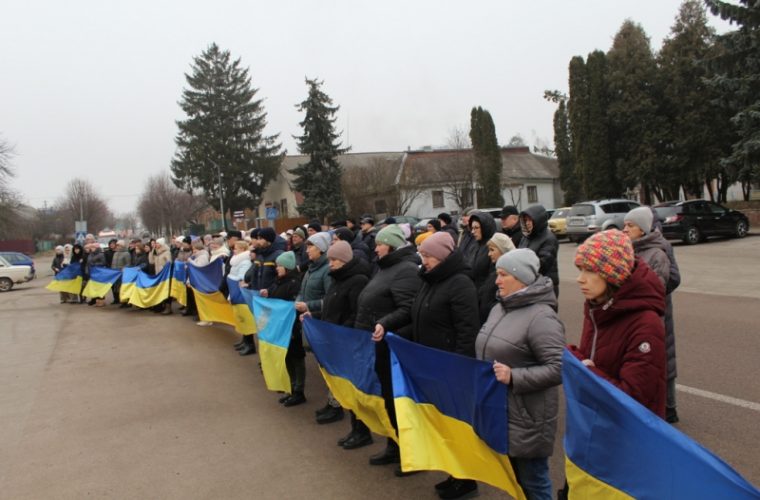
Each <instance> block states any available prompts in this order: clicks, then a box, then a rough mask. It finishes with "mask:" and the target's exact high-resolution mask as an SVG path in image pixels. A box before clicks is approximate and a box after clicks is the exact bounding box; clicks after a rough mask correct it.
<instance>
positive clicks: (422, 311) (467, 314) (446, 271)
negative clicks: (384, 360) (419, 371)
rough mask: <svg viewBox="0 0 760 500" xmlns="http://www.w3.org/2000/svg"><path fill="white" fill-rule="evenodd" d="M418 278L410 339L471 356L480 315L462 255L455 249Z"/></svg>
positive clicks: (474, 291) (478, 327) (475, 294)
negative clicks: (420, 282)
mask: <svg viewBox="0 0 760 500" xmlns="http://www.w3.org/2000/svg"><path fill="white" fill-rule="evenodd" d="M420 278H421V279H422V287H421V288H420V291H419V293H417V296H416V297H415V299H414V302H413V303H412V308H411V316H412V333H411V338H412V340H414V341H415V342H417V343H420V344H422V345H425V346H428V347H434V348H436V349H442V350H444V351H449V352H456V353H458V354H462V355H464V356H470V357H474V356H475V350H474V348H475V336H476V335H477V334H478V330H479V329H480V316H479V315H478V299H477V291H476V289H475V285H474V284H473V283H472V280H470V278H468V277H467V275H466V274H465V265H464V260H463V258H462V254H461V253H460V252H459V251H458V250H455V251H454V252H452V253H451V255H449V256H448V257H447V258H446V259H445V260H444V261H443V262H441V263H440V264H438V265H437V266H436V267H435V268H433V269H432V270H431V271H425V269H424V268H423V269H422V270H421V271H420ZM402 334H403V332H402ZM407 336H408V335H407Z"/></svg>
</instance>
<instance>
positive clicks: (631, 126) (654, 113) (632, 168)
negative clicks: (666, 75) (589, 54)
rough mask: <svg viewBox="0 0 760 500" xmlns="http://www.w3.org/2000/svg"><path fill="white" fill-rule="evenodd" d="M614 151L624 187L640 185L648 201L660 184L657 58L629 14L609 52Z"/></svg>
mask: <svg viewBox="0 0 760 500" xmlns="http://www.w3.org/2000/svg"><path fill="white" fill-rule="evenodd" d="M607 61H608V71H607V88H608V95H609V105H608V107H607V118H608V120H609V134H610V151H611V159H612V162H613V165H614V169H615V172H616V174H617V178H618V179H620V181H621V183H622V186H621V187H622V188H626V189H630V188H635V187H637V186H640V187H641V189H642V191H643V199H644V202H645V203H646V204H651V203H652V197H651V192H652V190H653V189H656V187H657V168H658V166H659V157H658V154H657V153H658V151H657V144H658V141H659V140H660V138H661V133H662V128H663V125H662V123H661V122H662V120H661V119H660V118H659V114H658V111H659V110H658V100H657V95H656V81H657V64H656V62H655V59H654V54H653V53H652V49H651V47H650V44H649V38H648V37H647V35H646V33H645V32H644V29H643V28H642V27H641V25H639V24H636V23H634V22H633V21H631V20H626V21H625V22H624V23H623V25H622V26H621V28H620V30H619V31H618V32H617V34H616V35H615V38H614V41H613V43H612V48H611V49H610V50H609V52H608V53H607Z"/></svg>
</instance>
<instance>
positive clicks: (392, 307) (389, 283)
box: [355, 246, 422, 332]
mask: <svg viewBox="0 0 760 500" xmlns="http://www.w3.org/2000/svg"><path fill="white" fill-rule="evenodd" d="M416 260H417V254H416V252H415V250H414V248H413V247H411V246H408V247H403V248H399V249H397V250H394V251H392V252H391V253H389V254H388V255H386V256H385V257H383V258H382V259H378V260H377V265H378V267H379V270H378V272H377V273H376V274H375V275H374V277H373V278H372V279H371V280H370V282H369V283H367V286H365V287H364V290H362V293H361V294H360V295H359V300H358V306H357V307H358V310H357V313H356V323H355V327H356V328H358V329H360V330H369V331H374V330H375V325H376V324H377V323H380V324H381V325H383V327H384V328H385V330H386V331H391V332H397V331H399V329H400V328H402V327H404V326H406V325H408V324H409V322H410V321H411V317H410V315H409V310H410V309H411V307H412V302H414V297H415V295H417V291H418V290H419V288H420V285H421V284H422V282H421V280H420V277H419V275H418V269H417V264H416Z"/></svg>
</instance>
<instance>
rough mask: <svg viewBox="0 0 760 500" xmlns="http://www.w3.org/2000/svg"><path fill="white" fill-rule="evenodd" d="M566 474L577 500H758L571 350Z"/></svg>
mask: <svg viewBox="0 0 760 500" xmlns="http://www.w3.org/2000/svg"><path fill="white" fill-rule="evenodd" d="M562 383H563V389H564V393H565V398H566V403H567V417H566V418H567V420H566V426H567V428H566V430H565V454H566V458H565V473H566V476H567V481H568V483H569V485H570V498H571V499H586V498H605V499H611V500H618V499H631V498H636V499H657V500H675V499H684V498H731V499H734V500H738V499H759V498H760V491H758V489H757V488H755V487H754V486H752V485H751V484H750V483H749V482H747V481H746V480H745V479H744V478H743V477H741V476H740V475H739V474H738V473H737V472H736V471H735V470H733V469H732V468H731V467H730V466H729V465H728V464H726V463H725V462H723V461H722V460H721V459H720V458H718V457H717V456H715V455H714V454H713V453H712V452H710V451H709V450H707V449H705V448H703V447H702V446H701V445H700V444H698V443H697V442H695V441H693V440H692V439H690V438H689V437H688V436H686V435H685V434H683V433H681V432H680V431H678V430H677V429H675V428H674V427H672V426H671V425H670V424H668V423H667V422H665V421H664V420H662V419H660V418H659V417H657V415H655V414H654V413H652V412H650V411H649V410H648V409H647V408H645V407H643V406H642V405H640V404H639V403H638V402H637V401H635V400H634V399H633V398H631V397H630V396H628V395H627V394H625V393H624V392H622V391H621V390H619V389H618V388H616V387H615V386H613V385H612V384H610V383H609V382H607V381H606V380H603V379H602V378H600V377H598V376H596V375H594V374H593V373H592V372H591V371H590V370H589V369H588V368H586V367H585V366H583V364H582V363H581V362H580V361H578V360H577V359H576V358H575V357H574V356H573V355H572V354H570V353H569V352H568V351H567V350H565V353H564V355H563V359H562Z"/></svg>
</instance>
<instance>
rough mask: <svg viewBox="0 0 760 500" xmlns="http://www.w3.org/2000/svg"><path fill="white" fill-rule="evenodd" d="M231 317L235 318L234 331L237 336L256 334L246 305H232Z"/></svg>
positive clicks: (254, 325)
mask: <svg viewBox="0 0 760 500" xmlns="http://www.w3.org/2000/svg"><path fill="white" fill-rule="evenodd" d="M232 316H233V317H234V318H235V331H236V332H238V333H239V334H241V335H249V334H251V333H257V332H258V330H256V322H255V321H254V319H253V313H251V308H250V307H248V306H247V305H246V304H232Z"/></svg>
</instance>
